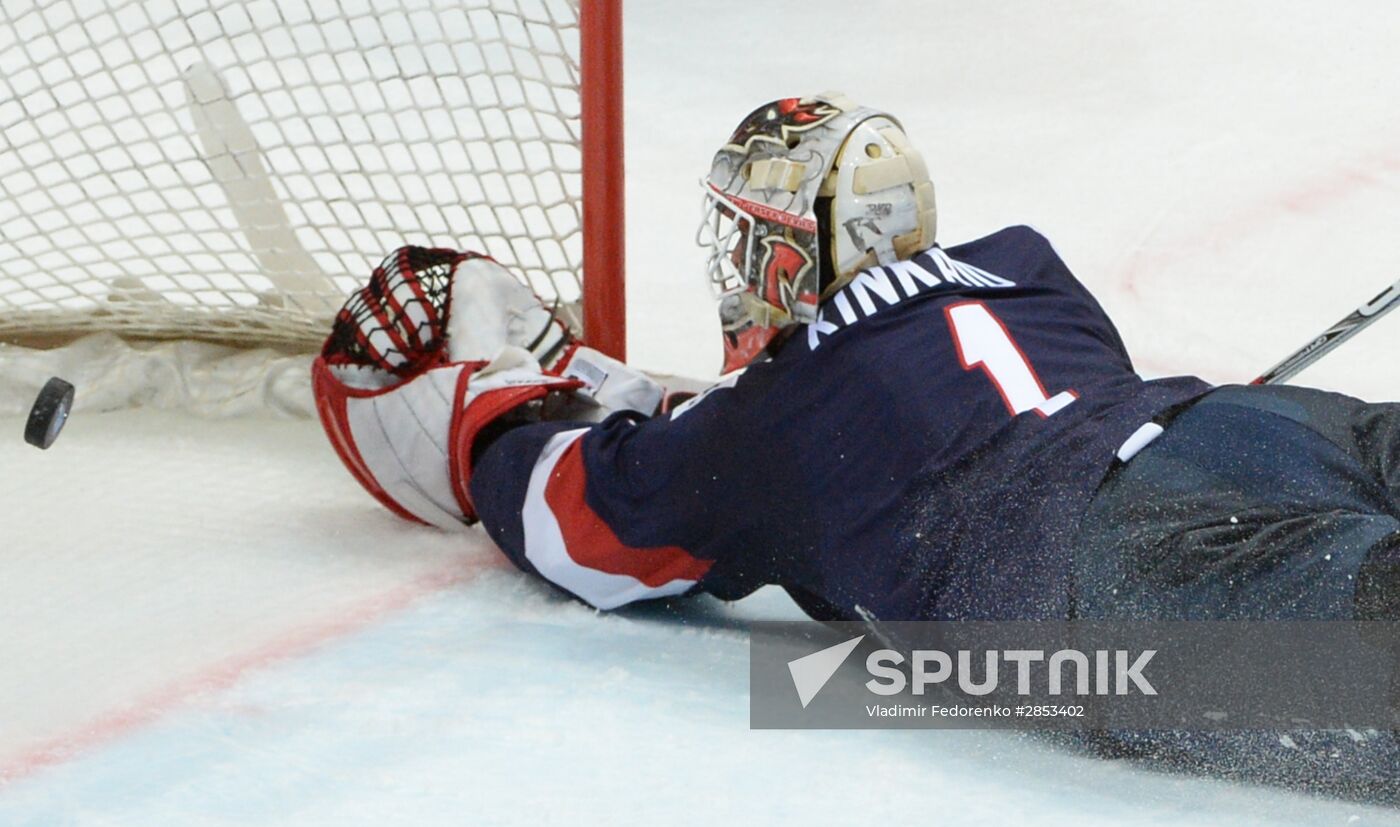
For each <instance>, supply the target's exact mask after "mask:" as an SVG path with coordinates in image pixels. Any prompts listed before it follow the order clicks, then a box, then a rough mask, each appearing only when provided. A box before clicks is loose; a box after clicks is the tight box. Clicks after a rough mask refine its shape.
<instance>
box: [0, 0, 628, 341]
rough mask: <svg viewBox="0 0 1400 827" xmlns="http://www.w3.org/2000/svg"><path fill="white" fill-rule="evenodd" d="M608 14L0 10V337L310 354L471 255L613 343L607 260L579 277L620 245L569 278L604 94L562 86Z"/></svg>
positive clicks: (50, 0)
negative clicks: (411, 254) (349, 308)
mask: <svg viewBox="0 0 1400 827" xmlns="http://www.w3.org/2000/svg"><path fill="white" fill-rule="evenodd" d="M616 6H617V2H616V0H609V1H608V2H593V1H592V0H337V2H335V3H326V2H319V0H253V2H245V1H244V0H106V2H102V1H101V0H39V1H38V2H34V0H6V2H5V3H4V4H3V6H0V138H3V139H2V140H0V341H4V342H10V343H22V344H28V345H36V344H37V345H42V346H49V345H53V344H57V343H63V342H68V341H72V340H74V339H76V338H78V337H81V336H84V335H86V334H91V333H96V332H107V333H111V334H116V335H119V336H121V337H122V338H124V339H127V340H152V339H155V340H160V339H182V340H190V339H195V340H203V341H206V342H215V343H220V344H225V345H234V346H237V347H245V348H246V347H249V346H265V347H271V348H276V349H278V350H280V351H283V352H304V351H309V350H311V349H314V348H315V346H316V345H317V344H319V342H320V341H321V340H322V339H324V337H325V336H326V334H327V332H328V330H329V327H330V321H331V319H332V318H333V317H334V314H335V311H336V309H337V308H338V307H339V306H340V304H341V303H342V301H343V300H344V297H345V296H346V295H347V294H349V293H350V292H351V291H352V290H354V289H355V288H357V287H358V286H360V285H361V284H362V283H363V282H364V280H365V279H366V278H367V277H368V274H369V272H370V271H371V269H372V268H373V267H374V265H375V264H376V263H377V262H378V261H379V260H380V259H381V258H382V257H383V255H384V254H385V253H386V252H388V251H389V250H392V249H394V248H397V247H401V246H403V245H405V244H413V245H419V246H423V247H447V248H453V249H460V250H472V251H478V252H482V253H485V254H487V255H490V256H492V257H493V258H495V259H496V260H498V261H500V262H501V263H503V264H505V265H506V266H507V267H508V268H510V269H511V270H512V271H513V272H516V273H517V274H518V275H519V276H520V277H521V278H522V279H524V280H526V281H527V282H528V283H529V284H530V285H531V286H532V287H533V288H534V289H535V291H536V292H537V293H539V294H540V295H541V296H543V297H545V298H547V299H550V300H557V301H558V302H559V303H560V304H561V305H563V306H566V307H568V308H571V315H570V322H571V324H572V325H573V326H575V327H576V328H577V327H581V325H582V315H581V313H580V312H579V307H580V306H581V305H583V306H584V307H586V308H587V309H588V310H590V311H593V312H595V313H597V312H599V311H602V312H603V313H604V315H603V316H601V317H600V318H607V317H608V315H609V314H610V315H611V316H612V319H611V320H610V321H609V324H611V325H613V326H614V329H612V330H609V331H604V330H601V329H595V328H601V325H595V324H594V322H593V321H592V317H590V331H589V332H590V333H591V334H593V335H594V337H595V338H599V337H601V336H604V335H606V336H608V337H611V338H612V340H614V341H620V340H621V331H620V330H619V329H616V328H617V327H619V326H620V325H621V318H620V317H621V313H620V312H619V311H617V310H616V309H615V308H613V309H610V308H607V307H604V306H602V305H607V304H609V303H617V304H619V305H620V302H621V296H620V290H619V289H618V282H617V277H618V271H617V267H620V262H616V263H608V264H607V266H606V267H602V266H599V265H598V264H596V262H598V261H604V262H606V255H612V256H616V257H620V241H618V235H617V233H618V232H619V231H620V227H611V228H610V232H609V233H607V234H606V235H607V236H608V239H607V243H608V244H609V245H610V249H611V250H612V252H610V253H608V254H605V255H604V256H597V255H594V256H591V257H590V258H589V266H590V268H594V269H598V270H599V271H600V272H601V271H602V270H604V269H606V270H608V271H609V272H608V273H606V275H607V276H608V284H607V285H606V287H604V285H603V278H602V277H601V276H599V277H596V278H594V279H593V280H592V282H590V281H589V280H588V279H585V277H584V275H583V270H584V269H585V267H584V260H585V255H586V252H585V244H584V226H583V223H584V210H583V201H584V192H583V191H584V188H585V186H584V183H585V182H584V178H585V166H586V164H585V161H584V156H585V154H586V153H585V151H584V149H583V148H582V145H581V141H582V137H583V133H584V123H585V121H586V120H589V118H593V117H600V116H594V115H592V114H590V112H591V111H593V110H600V111H603V112H604V113H612V114H614V115H615V114H616V113H617V111H618V109H619V107H618V102H617V100H615V99H612V100H608V99H606V98H608V97H609V96H613V97H614V98H615V97H616V96H617V95H619V94H620V92H619V90H618V88H617V86H616V83H615V81H608V83H610V84H611V85H610V86H609V85H598V84H595V85H594V87H593V89H594V91H592V92H590V91H589V90H588V89H587V88H585V87H581V83H580V81H581V77H582V76H583V69H584V67H583V66H582V65H581V55H580V45H581V32H582V35H583V36H584V37H592V38H594V39H597V38H599V37H602V36H605V35H606V31H604V32H603V34H590V32H589V28H588V27H589V25H590V20H592V19H594V18H591V17H590V15H603V14H611V15H613V16H615V14H616ZM599 9H601V11H599ZM613 22H614V23H615V22H616V21H615V20H614V21H613ZM604 25H607V24H606V23H605V24H604ZM598 51H599V52H600V53H601V51H602V49H599V50H598ZM605 59H606V60H615V59H614V58H595V59H594V61H593V62H594V64H595V65H596V64H598V63H600V61H602V60H605ZM615 69H616V67H615V66H612V67H610V69H609V70H610V71H615ZM600 71H601V70H600ZM589 95H591V96H592V100H591V101H587V100H582V98H585V97H588V96H589ZM589 128H590V129H593V130H594V131H595V133H596V134H598V135H605V134H606V133H607V132H608V130H610V129H611V127H594V126H593V125H592V123H591V122H590V126H589ZM619 147H620V144H619ZM600 157H601V158H603V159H604V160H603V161H602V163H604V164H606V163H608V162H609V161H608V160H607V158H608V157H609V156H607V155H606V153H604V155H600V154H599V152H598V151H597V150H596V149H595V150H593V158H594V161H593V164H592V168H591V169H590V170H589V171H588V175H590V176H593V177H599V176H598V173H597V172H595V171H594V170H598V169H599V161H598V160H597V159H599V158H600ZM605 173H606V176H607V177H608V178H612V177H618V178H620V171H619V170H610V171H607V170H605ZM607 189H609V190H610V191H614V192H615V191H618V190H617V189H616V185H615V184H614V183H612V182H609V183H608V184H607ZM604 195H606V193H604ZM604 195H594V194H593V193H590V196H589V197H590V199H595V200H596V199H598V198H602V197H604ZM596 206H597V205H596V204H594V205H591V207H590V209H593V208H594V207H596ZM614 264H616V267H615V266H614ZM586 287H590V288H593V290H592V292H590V291H589V290H588V289H585V288H586ZM595 294H596V295H595Z"/></svg>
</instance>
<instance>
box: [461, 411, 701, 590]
mask: <svg viewBox="0 0 1400 827" xmlns="http://www.w3.org/2000/svg"><path fill="white" fill-rule="evenodd" d="M699 422H700V418H699V417H696V418H694V423H695V424H699ZM690 425H691V423H688V422H685V421H674V420H673V416H668V415H663V416H660V417H656V418H652V419H646V418H643V417H641V416H640V415H638V414H634V413H629V412H622V413H617V414H614V415H612V416H610V417H609V418H607V419H606V420H604V421H603V422H601V423H597V424H591V423H578V422H573V423H558V422H545V423H537V424H531V425H524V426H521V427H518V428H515V429H513V430H511V431H509V432H507V433H505V434H503V435H502V436H500V437H499V438H498V439H496V441H495V442H494V443H492V444H491V445H490V446H489V447H488V448H487V449H486V450H485V452H484V453H483V454H482V455H481V456H480V458H479V459H478V460H477V462H476V463H475V464H474V467H473V470H472V478H471V495H472V500H473V502H474V504H475V505H476V508H477V513H478V514H479V515H480V517H481V521H482V524H483V526H484V527H485V528H486V530H487V533H488V534H490V536H491V538H492V539H493V540H495V542H496V544H497V545H498V546H500V548H501V549H502V550H503V551H504V552H505V554H506V556H507V557H509V558H510V560H511V561H512V562H513V563H515V565H516V566H518V567H519V568H521V569H523V570H525V571H528V572H532V573H534V574H537V575H539V576H540V577H542V578H544V579H545V580H547V581H549V582H550V583H553V584H554V585H555V586H558V587H559V588H562V589H564V590H565V591H567V592H569V593H570V594H572V595H574V596H576V597H578V598H580V599H581V600H583V601H585V602H587V603H589V604H590V605H592V606H595V607H597V608H599V609H612V608H616V607H618V606H622V605H625V604H627V603H631V602H634V601H638V600H646V599H650V598H658V597H668V596H672V595H679V594H684V593H686V592H689V591H691V590H693V589H695V588H696V585H697V583H698V582H699V581H700V579H701V578H702V577H704V576H705V574H706V572H707V571H709V569H710V567H711V566H712V565H713V563H714V560H713V559H712V557H713V546H712V543H711V540H712V538H713V535H714V533H715V532H714V529H713V522H712V521H707V519H706V517H707V515H708V512H709V511H710V510H711V509H712V508H715V507H718V503H719V501H720V500H721V499H722V498H723V492H722V491H721V490H719V489H720V487H721V484H722V480H723V477H724V474H723V473H720V472H719V471H718V470H717V469H716V468H715V467H714V461H715V460H716V459H717V458H716V457H711V458H709V461H705V460H704V459H702V458H701V456H700V454H702V453H703V451H702V448H701V443H703V442H704V441H705V440H706V437H705V435H704V434H703V433H698V432H697V431H698V430H703V429H696V428H694V427H689V426H690ZM707 553H708V556H707Z"/></svg>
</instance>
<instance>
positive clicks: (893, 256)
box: [696, 93, 937, 372]
mask: <svg viewBox="0 0 1400 827" xmlns="http://www.w3.org/2000/svg"><path fill="white" fill-rule="evenodd" d="M701 186H702V187H703V189H704V191H705V202H704V219H703V221H702V223H701V226H700V231H699V233H698V235H697V237H696V241H697V242H698V243H699V244H700V245H701V246H702V247H705V248H706V249H707V263H706V272H707V274H708V276H709V280H710V284H711V285H712V286H713V287H714V288H715V291H716V293H717V295H718V297H719V300H720V322H721V325H722V327H723V332H724V353H725V358H724V370H725V372H729V371H731V370H736V369H738V368H740V367H743V366H744V365H747V364H748V363H749V362H750V361H752V360H753V358H754V357H756V356H758V355H759V354H760V353H762V352H763V351H764V349H765V348H767V347H768V345H769V344H770V343H772V341H773V340H774V338H775V337H776V336H777V335H778V333H779V332H780V331H781V330H782V329H783V328H785V327H788V326H791V325H795V324H807V323H810V322H814V321H816V318H817V309H818V307H819V305H820V303H821V301H822V300H823V299H825V298H826V297H827V296H830V295H831V294H832V293H834V292H835V291H837V290H839V289H840V288H841V287H842V286H844V285H845V284H846V283H847V282H849V281H850V280H851V279H852V278H854V276H855V275H856V273H859V272H860V271H861V270H863V269H865V268H867V267H872V266H874V265H876V264H882V263H891V262H895V261H901V260H905V259H908V258H912V257H913V256H914V255H916V254H917V253H919V252H921V251H923V250H925V249H927V248H928V247H931V246H932V245H933V242H934V235H935V231H936V227H937V223H936V211H935V209H934V198H933V184H932V183H931V182H930V181H929V176H928V168H927V167H926V166H925V164H924V161H923V159H922V157H920V155H919V153H918V152H917V151H916V150H914V148H913V147H912V146H911V145H910V143H909V139H908V138H907V137H906V136H905V134H904V129H903V127H902V126H901V125H900V123H899V122H898V121H897V120H895V119H894V118H893V117H892V116H891V115H889V114H887V113H885V112H881V111H879V110H876V109H871V108H868V107H863V106H857V105H856V104H854V103H852V102H851V101H849V100H848V99H846V98H845V97H844V96H842V95H840V94H835V93H826V94H821V95H816V96H813V97H809V98H785V99H783V100H778V101H774V102H772V103H768V104H765V105H763V106H761V107H759V108H758V109H756V110H754V111H753V112H752V113H750V114H749V115H748V117H746V118H744V120H743V121H742V122H740V124H739V126H738V128H737V129H735V131H734V134H733V135H732V136H730V138H729V140H728V141H727V142H726V143H725V144H724V146H723V147H721V148H720V150H719V152H718V153H716V154H715V159H714V163H713V165H712V167H711V169H710V174H709V175H708V176H707V177H706V178H705V179H704V180H703V181H701Z"/></svg>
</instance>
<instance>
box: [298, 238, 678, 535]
mask: <svg viewBox="0 0 1400 827" xmlns="http://www.w3.org/2000/svg"><path fill="white" fill-rule="evenodd" d="M312 388H313V392H314V393H315V396H316V408H317V411H318V413H319V414H320V418H321V424H322V426H323V427H324V428H325V431H326V434H327V436H328V437H329V438H330V441H331V445H332V446H334V448H335V450H336V453H337V454H339V455H340V458H341V460H342V461H343V462H344V463H345V466H346V468H347V469H349V471H350V473H351V474H352V475H353V476H354V477H355V479H357V480H359V481H360V484H361V485H363V486H364V487H365V489H366V490H367V491H369V492H370V494H372V495H374V497H375V498H376V499H378V500H379V501H380V503H382V504H383V505H384V506H386V507H387V508H388V509H389V510H391V511H393V512H394V513H395V514H398V515H399V516H400V517H403V518H405V519H409V520H415V521H418V522H423V523H428V524H431V525H435V526H438V527H441V528H459V527H461V526H463V525H469V524H471V523H473V522H475V521H476V513H475V508H474V507H473V505H472V502H471V498H470V496H469V494H468V486H469V484H470V480H471V469H472V462H473V459H474V455H479V453H480V451H481V450H482V449H483V448H484V446H485V444H486V443H487V442H489V441H490V440H493V439H494V438H495V437H498V436H499V435H500V434H502V433H504V432H505V431H507V430H509V429H510V428H511V427H513V426H514V425H518V424H522V423H526V422H535V421H539V420H541V419H545V418H548V419H576V420H584V421H600V420H602V419H603V418H605V417H606V416H607V415H608V414H610V413H612V412H614V411H618V410H624V409H626V410H635V411H639V412H641V413H643V414H647V415H650V414H652V413H653V412H654V411H655V410H656V408H657V406H658V404H659V403H660V400H661V396H662V391H661V388H660V386H658V385H657V384H656V383H655V382H653V381H651V380H650V379H648V378H647V377H646V376H645V375H643V374H641V373H639V372H637V371H633V370H631V369H630V368H628V367H627V366H626V365H623V364H622V363H620V362H618V361H616V360H614V359H611V358H609V357H607V356H604V355H603V354H601V353H598V352H597V351H594V350H591V349H590V348H586V347H583V346H581V344H580V343H579V342H578V341H577V340H576V339H575V337H574V336H573V334H572V333H570V331H569V329H568V327H567V326H566V325H565V324H564V323H563V322H561V321H560V320H559V318H558V317H557V316H556V314H555V312H554V311H553V310H551V309H550V308H549V307H547V306H546V305H545V304H544V302H543V301H541V300H540V298H539V297H538V296H536V295H535V294H534V293H533V292H532V291H531V290H530V289H529V288H528V287H527V286H525V285H524V284H523V283H522V282H521V281H519V280H518V279H517V278H516V277H515V276H513V275H511V273H510V272H509V271H507V270H506V269H505V268H504V267H502V266H501V265H500V264H498V263H496V262H495V261H493V260H492V259H490V258H487V257H485V256H482V255H479V254H476V253H459V252H456V251H453V250H443V249H427V248H422V247H403V248H401V249H399V250H396V251H394V252H393V253H391V254H390V255H389V256H388V257H387V258H386V259H385V260H384V262H383V264H381V265H380V266H379V267H378V268H376V269H375V271H374V273H373V275H372V276H371V278H370V280H369V283H368V284H366V285H365V286H364V287H363V288H361V289H360V290H358V291H356V292H355V293H354V294H352V295H351V296H350V298H349V300H347V301H346V303H345V306H344V307H342V308H341V310H340V312H339V314H337V316H336V320H335V324H334V326H333V328H332V330H331V335H330V337H329V338H328V339H327V340H326V344H325V346H324V348H323V349H322V351H321V356H320V358H318V359H317V360H316V362H315V364H314V366H313V367H312Z"/></svg>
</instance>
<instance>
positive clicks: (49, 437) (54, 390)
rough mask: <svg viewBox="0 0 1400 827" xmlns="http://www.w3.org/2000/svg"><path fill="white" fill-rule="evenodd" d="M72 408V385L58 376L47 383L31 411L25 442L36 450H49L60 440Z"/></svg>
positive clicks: (26, 425) (25, 427)
mask: <svg viewBox="0 0 1400 827" xmlns="http://www.w3.org/2000/svg"><path fill="white" fill-rule="evenodd" d="M72 407H73V386H72V385H70V384H69V383H67V382H65V381H63V380H62V379H59V378H58V377H57V376H55V377H53V378H52V379H50V380H49V381H47V382H45V383H44V388H43V390H41V391H39V396H38V397H37V398H35V400H34V407H32V408H30V409H29V421H28V422H26V423H24V441H25V442H28V443H29V444H30V445H33V446H34V447H35V448H48V447H49V446H50V445H52V444H53V441H54V440H55V439H58V432H59V431H61V430H63V423H65V422H67V421H68V410H69V409H70V408H72Z"/></svg>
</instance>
